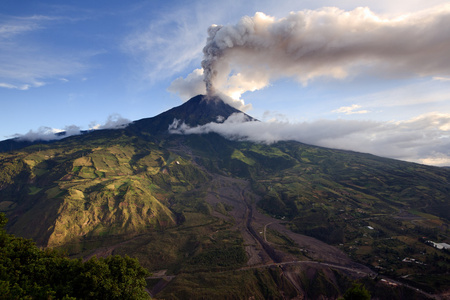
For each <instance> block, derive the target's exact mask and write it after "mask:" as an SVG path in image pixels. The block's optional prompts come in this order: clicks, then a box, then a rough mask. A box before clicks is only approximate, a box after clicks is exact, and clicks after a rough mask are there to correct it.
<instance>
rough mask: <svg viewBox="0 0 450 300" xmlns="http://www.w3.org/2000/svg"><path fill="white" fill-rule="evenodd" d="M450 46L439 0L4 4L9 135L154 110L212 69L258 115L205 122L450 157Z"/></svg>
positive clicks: (392, 152) (3, 117) (246, 135)
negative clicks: (245, 119) (250, 118)
mask: <svg viewBox="0 0 450 300" xmlns="http://www.w3.org/2000/svg"><path fill="white" fill-rule="evenodd" d="M212 24H217V25H222V26H215V27H210V26H211V25H212ZM208 28H210V29H209V30H208ZM207 39H208V40H207ZM205 46H207V47H206V49H207V54H206V56H204V53H203V51H202V49H203V48H204V47H205ZM449 53H450V7H449V4H448V1H442V0H428V1H419V0H408V1H387V0H380V1H353V0H345V1H331V0H319V1H317V0H314V1H313V0H305V1H303V0H300V1H298V0H296V1H282V0H279V1H264V0H259V1H257V0H253V1H252V0H249V1H214V0H210V1H199V0H194V1H111V0H110V1H103V0H99V1H81V0H78V1H64V3H63V4H62V2H61V1H45V0H43V1H31V0H29V1H25V0H24V1H12V0H3V1H1V2H0V105H1V109H0V139H7V138H10V137H14V136H18V135H26V136H29V137H36V136H39V135H41V134H42V133H46V132H54V131H58V130H68V131H70V132H76V131H77V130H79V129H89V128H106V127H112V126H114V125H116V124H123V123H126V122H127V120H137V119H141V118H146V117H152V116H155V115H157V114H159V113H161V112H163V111H165V110H167V109H170V108H171V107H173V106H177V105H180V104H182V103H183V101H185V100H187V99H188V98H189V97H190V96H193V95H195V94H197V93H205V92H206V89H205V85H204V83H203V76H204V75H203V73H207V74H214V76H213V77H211V78H210V82H211V84H212V86H213V87H214V92H216V93H219V94H221V95H222V96H223V97H224V98H226V99H227V101H228V102H229V103H232V104H233V105H235V106H236V107H240V108H241V109H245V110H246V113H248V114H250V115H252V116H253V117H255V118H257V119H259V120H261V121H263V122H262V124H259V125H257V124H243V123H242V122H241V121H242V120H240V118H239V117H235V118H233V119H231V120H228V121H226V122H225V123H223V124H220V125H219V126H215V125H212V124H211V125H209V126H205V127H203V128H197V129H195V130H196V131H197V132H205V131H216V132H219V133H221V134H224V135H228V136H231V135H233V136H236V135H235V133H240V134H241V135H242V137H241V138H242V139H249V140H255V141H261V142H273V141H277V140H281V139H295V140H299V141H303V142H306V143H311V144H316V145H321V146H326V147H332V148H340V149H350V150H356V151H361V152H370V153H373V154H377V155H381V156H387V157H392V158H397V159H402V160H408V161H414V162H419V163H425V164H432V165H450V54H449ZM202 61H203V64H202ZM202 65H203V67H204V68H205V70H206V71H205V72H204V69H202ZM212 71H213V72H212ZM208 72H212V73H208ZM183 130H184V132H185V133H190V132H189V130H191V131H192V130H193V129H188V128H184V129H183ZM262 132H263V133H264V135H262V134H261V133H262Z"/></svg>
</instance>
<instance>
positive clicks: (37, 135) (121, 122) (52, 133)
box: [13, 114, 131, 142]
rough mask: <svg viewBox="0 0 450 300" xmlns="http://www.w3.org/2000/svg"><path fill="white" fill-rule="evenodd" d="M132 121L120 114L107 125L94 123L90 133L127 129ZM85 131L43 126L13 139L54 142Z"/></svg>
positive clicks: (66, 127) (74, 127) (73, 128)
mask: <svg viewBox="0 0 450 300" xmlns="http://www.w3.org/2000/svg"><path fill="white" fill-rule="evenodd" d="M130 122H131V121H130V120H128V119H125V118H122V117H121V116H120V115H119V114H112V115H109V116H108V118H107V120H106V122H105V124H103V125H101V124H95V123H92V124H91V125H90V126H89V131H91V130H101V129H119V128H124V127H126V126H127V125H128V124H129V123H130ZM83 132H86V131H83V130H82V129H81V127H79V126H76V125H69V126H65V127H64V129H57V128H51V127H47V126H41V127H39V129H37V130H30V131H28V132H27V133H25V134H15V135H14V136H13V137H14V138H16V139H17V140H19V141H29V142H34V141H52V140H59V139H62V138H66V137H69V136H72V135H79V134H82V133H83Z"/></svg>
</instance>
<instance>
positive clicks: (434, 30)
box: [190, 4, 450, 100]
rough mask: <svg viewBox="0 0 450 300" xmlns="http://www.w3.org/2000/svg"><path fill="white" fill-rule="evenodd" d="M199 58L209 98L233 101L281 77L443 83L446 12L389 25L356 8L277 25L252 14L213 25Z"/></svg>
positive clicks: (449, 60) (448, 49)
mask: <svg viewBox="0 0 450 300" xmlns="http://www.w3.org/2000/svg"><path fill="white" fill-rule="evenodd" d="M203 54H204V58H203V61H202V63H201V64H202V67H203V76H204V82H205V84H206V90H207V93H208V95H213V94H216V93H218V92H221V93H223V94H225V95H228V96H229V97H231V98H233V99H235V100H239V99H240V96H241V95H242V94H243V93H244V92H246V91H254V90H258V89H262V88H264V87H265V86H267V85H268V84H269V83H270V82H271V81H273V80H276V79H278V78H281V77H290V78H295V79H296V80H298V81H299V82H301V83H303V84H307V83H308V82H309V81H311V80H313V79H316V78H320V77H332V78H338V79H341V78H345V77H347V76H349V75H356V74H358V73H363V72H364V73H368V74H370V75H372V76H381V77H395V78H402V77H413V76H446V75H449V74H450V5H448V4H445V5H441V6H437V7H435V8H432V9H428V10H424V11H420V12H416V13H411V14H406V15H400V16H397V17H393V18H386V17H383V16H381V15H377V14H375V13H374V12H372V11H371V10H370V9H369V8H362V7H361V8H356V9H355V10H352V11H344V10H341V9H338V8H335V7H327V8H322V9H319V10H304V11H299V12H292V13H290V14H289V15H288V16H287V17H285V18H281V19H276V18H274V17H271V16H267V15H265V14H264V13H260V12H259V13H256V14H255V15H254V16H253V17H248V16H245V17H243V18H242V19H241V20H240V21H239V22H238V23H237V24H235V25H226V26H218V25H212V26H211V27H210V28H209V29H208V38H207V43H206V46H205V47H204V49H203ZM191 75H192V74H191ZM190 80H192V78H190Z"/></svg>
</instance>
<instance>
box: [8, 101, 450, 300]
mask: <svg viewBox="0 0 450 300" xmlns="http://www.w3.org/2000/svg"><path fill="white" fill-rule="evenodd" d="M236 112H239V111H237V110H236V109H234V108H232V107H231V106H229V105H226V104H225V103H223V102H222V101H220V99H215V100H213V101H211V100H209V101H208V100H206V99H205V97H203V96H197V97H194V98H193V99H191V100H190V101H188V102H186V103H184V104H183V105H181V106H179V107H176V108H174V109H172V110H169V111H167V112H165V113H162V114H160V115H158V116H156V117H153V118H148V119H143V120H139V121H136V122H133V123H132V124H130V125H129V126H128V127H127V128H124V129H116V130H99V131H93V132H90V133H87V134H84V135H80V136H73V137H69V138H66V139H63V140H60V141H56V142H53V143H51V144H44V145H34V146H30V147H27V148H23V149H21V150H18V151H15V152H11V153H0V167H1V172H0V211H3V212H5V213H6V214H7V215H8V217H9V219H10V222H9V224H8V226H9V227H8V230H9V231H10V232H12V233H15V234H17V235H20V236H24V237H30V238H33V239H34V240H35V241H37V242H38V243H39V244H40V245H41V246H52V247H59V248H63V249H65V250H67V251H69V253H70V254H72V255H80V256H89V255H93V254H96V255H107V254H111V253H115V254H128V255H132V256H134V257H138V258H139V259H140V261H141V263H143V264H144V266H146V267H147V268H148V269H149V270H151V271H155V270H161V269H165V270H168V271H167V272H169V274H172V275H177V277H176V279H174V281H173V282H171V283H170V284H171V286H172V289H171V290H172V291H176V290H178V292H175V293H179V294H177V295H183V294H184V295H186V293H187V295H194V294H195V291H192V290H190V288H189V287H186V286H185V285H183V282H185V281H189V282H191V284H192V285H202V280H200V277H201V275H198V276H200V277H198V278H197V277H196V276H197V275H196V274H203V273H202V272H211V271H214V270H217V271H221V272H225V273H220V274H222V275H220V274H219V273H218V275H217V278H220V277H221V276H231V274H232V270H236V269H240V268H242V267H244V266H249V267H252V268H255V272H253V271H249V272H247V273H245V274H244V273H243V274H244V275H242V276H243V277H239V278H241V279H242V280H248V282H251V284H252V288H251V289H249V290H251V291H252V292H250V294H249V295H247V294H246V296H248V297H250V296H251V294H252V293H253V295H263V296H264V297H268V296H269V295H272V296H273V295H281V294H280V293H288V294H291V295H301V294H303V295H304V296H305V295H306V296H308V291H309V292H311V289H309V290H308V288H307V280H306V279H305V277H302V276H306V275H304V274H303V273H302V272H304V271H305V270H306V269H304V268H303V267H301V266H303V263H304V262H311V261H313V262H314V261H326V262H329V263H332V264H333V266H334V268H335V269H334V270H340V271H339V272H344V271H342V270H347V271H345V272H349V273H345V274H344V273H339V274H340V275H337V273H336V274H335V273H333V272H334V271H330V270H329V269H327V268H331V267H323V268H322V267H321V268H319V267H318V266H316V265H314V264H312V265H308V268H310V269H308V270H312V269H314V270H315V271H314V272H313V271H311V272H312V273H311V274H316V275H314V276H316V277H314V278H317V282H320V284H319V286H317V287H316V288H317V290H318V291H319V292H318V293H319V294H321V293H322V294H323V295H330V296H331V295H334V296H337V295H339V294H342V292H343V291H344V290H345V288H347V287H348V286H347V285H346V284H345V283H344V282H348V280H347V279H344V278H347V277H346V276H350V277H352V276H353V277H352V278H354V276H356V275H355V274H359V273H358V272H360V273H361V274H367V275H369V276H372V274H373V271H370V270H369V269H367V268H365V267H362V266H361V265H359V264H355V263H354V262H352V260H355V261H357V262H359V263H362V264H365V265H367V266H369V267H370V268H372V270H376V271H377V272H378V273H381V274H384V275H387V276H391V277H395V278H401V276H405V275H408V274H426V275H427V276H425V277H424V276H418V275H409V276H408V277H407V278H408V280H410V283H411V284H413V285H415V286H417V287H420V288H423V289H428V290H430V291H434V292H438V291H443V290H446V289H447V288H448V287H449V286H450V279H449V275H448V274H447V272H448V270H449V268H450V255H449V254H448V253H447V252H445V251H441V250H439V249H435V248H433V247H431V246H429V245H427V244H426V243H424V242H423V241H426V240H419V239H421V238H422V237H424V236H425V237H426V238H427V239H431V240H433V241H435V242H447V243H449V242H450V241H449V236H450V234H449V222H450V220H449V215H450V214H449V211H450V206H449V203H450V193H449V186H450V185H449V184H450V170H448V169H445V168H437V167H430V166H423V165H418V164H413V163H407V162H401V161H396V160H392V159H385V158H380V157H376V156H373V155H369V154H363V153H355V152H350V151H340V150H332V149H326V148H321V147H315V146H309V145H305V144H302V143H298V142H279V143H276V144H273V145H263V144H254V143H249V142H236V141H229V140H227V139H225V138H223V137H221V136H220V135H218V134H214V133H211V134H206V135H188V136H183V135H170V134H169V133H168V132H167V128H168V127H169V125H170V124H171V123H172V122H173V120H174V119H178V120H181V121H184V122H185V123H187V124H188V125H190V126H195V125H198V124H205V123H208V122H212V121H216V120H217V117H218V116H222V117H224V118H227V117H228V116H230V115H231V114H233V113H236ZM260 211H262V212H264V214H263V213H261V212H260ZM288 229H289V230H288ZM305 235H308V236H310V237H308V236H305ZM311 237H313V238H311ZM324 242H326V243H328V244H329V245H327V244H325V243H324ZM342 251H344V252H346V253H347V254H348V255H350V258H349V257H348V256H346V255H345V254H344V253H343V252H342ZM404 258H408V259H409V260H406V262H404V261H403V259H404ZM411 259H414V261H415V262H417V263H408V261H412V260H411ZM274 261H275V262H280V261H281V262H292V261H295V262H296V264H294V265H291V266H288V265H286V266H285V267H283V268H282V270H281V271H280V272H281V273H279V272H278V271H273V272H272V271H270V272H269V271H267V270H266V271H261V272H260V271H256V270H260V269H258V268H259V267H260V266H264V265H266V264H269V263H271V262H274ZM425 264H426V266H425ZM338 267H341V269H336V268H338ZM344 267H345V268H347V269H342V268H344ZM305 268H306V267H305ZM351 270H353V271H351ZM226 272H230V273H226ZM258 272H260V273H258ZM330 272H331V273H330ZM183 274H184V275H183ZM189 274H190V275H189ZM224 274H227V275H224ZM287 274H291V275H289V276H288V275H287ZM280 276H281V277H280ZM161 278H163V277H161ZM424 278H428V279H424ZM155 280H156V281H159V280H158V279H156V278H155ZM217 280H219V279H217ZM346 280H347V281H346ZM339 282H340V283H339ZM203 284H204V283H203ZM233 284H235V285H234V286H233V287H231V289H232V290H239V282H238V281H236V282H235V283H233ZM373 284H374V285H377V288H376V289H375V288H374V289H373V291H375V290H380V291H383V290H384V289H383V288H381V289H380V286H379V283H377V282H373ZM264 285H266V286H268V287H270V291H269V290H266V291H265V292H262V290H258V289H259V288H258V286H259V287H260V286H264ZM332 287H333V288H332ZM272 288H273V290H272ZM253 289H254V290H253ZM222 292H223V291H222ZM222 292H221V293H222ZM189 293H192V294H189ZM217 293H219V291H218V292H217ZM264 293H266V294H264ZM319 294H314V295H312V294H310V295H309V296H308V297H313V298H317V297H318V295H319ZM161 295H162V297H164V295H166V296H167V297H168V298H170V297H171V296H170V295H169V294H164V292H162V294H161ZM173 295H175V294H173ZM173 295H172V296H173ZM205 295H206V296H205ZM214 295H216V296H217V295H218V294H214V291H210V292H205V294H202V295H201V297H213V296H214ZM273 297H275V296H273ZM280 297H281V296H280ZM380 297H381V296H380ZM381 298H383V297H381Z"/></svg>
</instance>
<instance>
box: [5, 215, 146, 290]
mask: <svg viewBox="0 0 450 300" xmlns="http://www.w3.org/2000/svg"><path fill="white" fill-rule="evenodd" d="M5 224H6V218H5V216H4V215H3V214H0V225H1V226H2V228H1V229H0V290H1V291H2V293H1V295H0V299H149V298H150V297H149V295H148V294H147V293H146V292H145V290H144V289H145V286H146V282H145V276H146V275H148V273H147V271H146V270H145V269H143V268H142V267H141V266H140V265H139V263H138V262H137V260H136V259H132V258H130V257H128V256H125V257H120V256H110V257H108V258H106V259H103V258H100V259H97V258H96V257H95V256H94V257H93V258H91V259H89V260H88V261H86V262H83V261H82V260H81V259H69V258H67V257H65V256H63V255H62V254H61V253H59V252H56V251H53V250H41V249H39V248H38V247H36V245H35V244H34V243H33V242H32V241H31V240H27V239H23V238H18V237H15V236H13V235H10V234H7V233H6V232H5V230H4V229H3V226H4V225H5Z"/></svg>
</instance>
